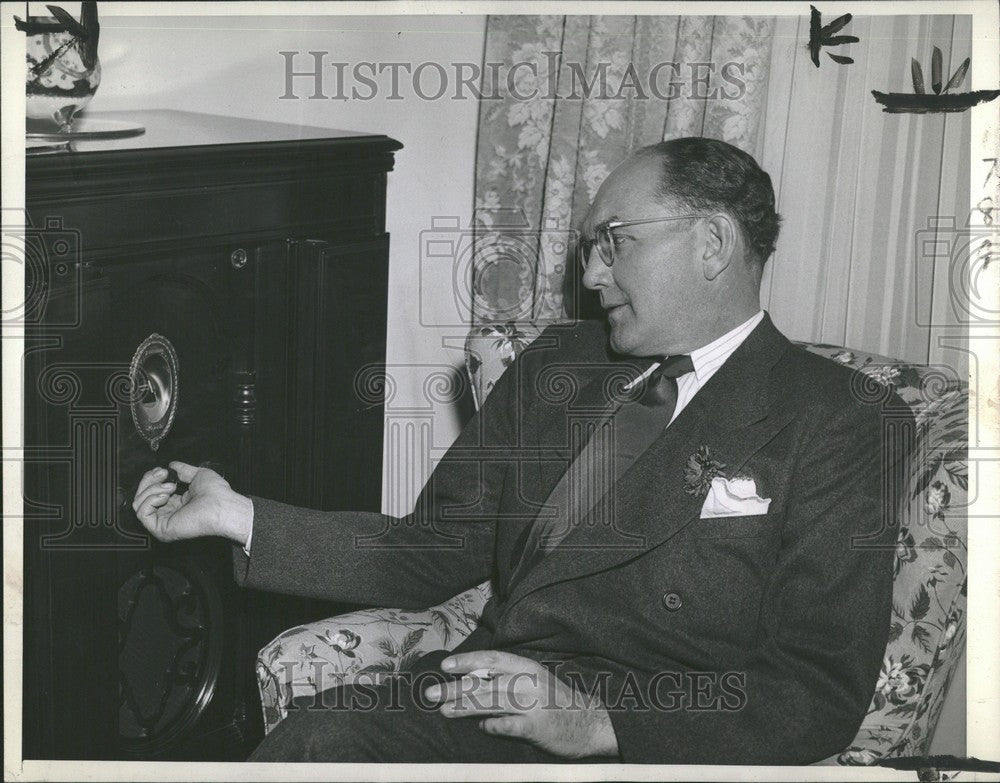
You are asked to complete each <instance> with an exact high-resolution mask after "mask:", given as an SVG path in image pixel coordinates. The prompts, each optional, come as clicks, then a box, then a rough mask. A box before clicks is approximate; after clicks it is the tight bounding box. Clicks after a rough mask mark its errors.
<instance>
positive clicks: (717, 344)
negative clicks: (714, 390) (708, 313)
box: [691, 310, 764, 383]
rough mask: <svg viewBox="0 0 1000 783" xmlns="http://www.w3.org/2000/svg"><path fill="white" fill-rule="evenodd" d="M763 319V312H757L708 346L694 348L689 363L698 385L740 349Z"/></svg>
mask: <svg viewBox="0 0 1000 783" xmlns="http://www.w3.org/2000/svg"><path fill="white" fill-rule="evenodd" d="M763 319H764V311H763V310H758V311H757V312H756V314H754V315H752V316H750V317H749V318H748V319H747V320H745V321H744V322H743V323H741V324H740V325H739V326H737V327H736V328H735V329H730V330H729V331H728V332H726V333H725V334H724V335H722V336H721V337H717V338H716V339H714V340H712V342H710V343H709V344H708V345H703V346H702V347H701V348H696V349H695V350H693V351H691V363H692V364H693V365H694V374H695V376H696V377H697V378H698V382H699V383H705V381H707V380H708V377H709V376H711V375H712V374H713V373H714V372H715V371H716V370H718V369H719V368H720V367H721V366H722V365H723V364H724V363H725V361H726V359H728V358H729V357H730V356H732V354H733V351H735V350H736V349H737V348H739V347H740V345H741V344H742V343H743V341H744V340H745V339H746V338H747V336H749V334H750V332H752V331H753V330H754V328H756V326H757V324H759V323H760V322H761V321H762V320H763Z"/></svg>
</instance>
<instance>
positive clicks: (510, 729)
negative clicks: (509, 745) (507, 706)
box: [479, 715, 530, 739]
mask: <svg viewBox="0 0 1000 783" xmlns="http://www.w3.org/2000/svg"><path fill="white" fill-rule="evenodd" d="M529 726H530V724H529V723H528V721H526V720H525V719H524V718H523V717H521V716H520V715H503V716H500V717H496V718H483V720H481V721H479V728H480V729H482V731H483V732H484V733H486V734H492V735H494V736H499V737H518V738H521V739H524V738H526V737H527V736H528V728H529Z"/></svg>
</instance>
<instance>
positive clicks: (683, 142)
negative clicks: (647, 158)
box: [640, 136, 781, 267]
mask: <svg viewBox="0 0 1000 783" xmlns="http://www.w3.org/2000/svg"><path fill="white" fill-rule="evenodd" d="M640 154H644V155H652V156H655V157H656V158H658V159H659V161H660V163H661V174H660V188H659V191H658V193H657V195H658V196H659V197H660V198H661V199H663V200H664V201H665V202H666V203H668V204H672V205H675V206H677V207H680V208H683V209H689V210H691V211H693V212H725V213H727V214H728V215H729V216H730V217H732V218H733V219H734V220H735V221H736V223H737V225H738V226H739V229H740V233H741V234H742V235H743V240H744V242H745V243H746V246H747V251H748V254H749V260H750V261H751V262H753V263H756V264H758V265H759V266H761V267H763V266H764V262H765V261H767V259H768V257H769V256H770V255H771V253H773V252H774V243H775V242H776V241H777V239H778V230H779V227H780V225H781V216H780V215H779V214H778V213H777V212H776V211H775V209H774V188H772V187H771V178H770V177H769V176H768V175H767V172H765V171H764V170H763V169H761V167H760V166H758V165H757V161H755V160H754V159H753V157H751V156H750V155H748V154H747V153H745V152H744V151H743V150H741V149H738V148H737V147H734V146H733V145H732V144H727V143H726V142H724V141H718V140H716V139H704V138H700V137H695V136H691V137H687V138H683V139H673V140H671V141H661V142H660V143H659V144H652V145H650V146H648V147H644V148H643V149H642V150H640Z"/></svg>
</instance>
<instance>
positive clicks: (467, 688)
mask: <svg viewBox="0 0 1000 783" xmlns="http://www.w3.org/2000/svg"><path fill="white" fill-rule="evenodd" d="M479 671H485V670H484V669H480V670H479ZM495 687H501V685H500V683H498V682H494V681H493V679H492V678H487V677H482V676H479V675H477V674H476V672H471V673H469V674H466V675H465V676H463V677H462V678H460V679H458V680H449V681H448V682H443V683H440V684H437V685H431V686H430V687H428V688H425V689H424V697H425V698H426V699H427V700H428V701H440V702H446V701H455V700H456V699H458V698H459V697H460V696H462V695H463V694H465V695H468V694H473V693H475V694H477V695H478V694H480V692H482V694H486V693H488V692H489V691H490V690H491V689H492V688H495Z"/></svg>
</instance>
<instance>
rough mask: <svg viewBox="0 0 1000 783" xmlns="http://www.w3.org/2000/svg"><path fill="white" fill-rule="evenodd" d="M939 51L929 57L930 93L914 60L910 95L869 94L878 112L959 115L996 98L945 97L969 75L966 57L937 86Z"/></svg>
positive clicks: (992, 94)
mask: <svg viewBox="0 0 1000 783" xmlns="http://www.w3.org/2000/svg"><path fill="white" fill-rule="evenodd" d="M942 60H943V58H942V56H941V50H940V49H939V48H938V47H936V46H935V47H934V52H933V53H932V54H931V90H932V91H933V92H931V93H928V92H927V88H926V87H925V85H924V70H923V68H921V67H920V63H919V62H918V61H917V59H916V58H913V59H912V60H910V75H911V77H912V79H913V92H912V93H905V92H890V93H885V92H879V91H878V90H872V95H873V96H875V102H876V103H878V104H879V105H880V106H881V107H882V111H884V112H888V113H889V114H933V113H938V112H962V111H966V110H967V109H970V108H972V107H973V106H976V105H978V104H980V103H988V102H989V101H992V100H993V99H994V98H996V97H997V96H998V95H1000V90H976V91H974V92H960V93H952V94H951V95H948V94H947V93H948V90H951V89H952V88H955V87H958V86H959V85H960V84H961V83H962V82H963V81H965V77H966V75H967V74H968V72H969V62H970V58H968V57H966V58H965V62H963V63H962V64H961V65H960V66H958V68H957V69H956V70H955V73H954V74H952V77H951V78H950V79H949V80H948V83H947V84H946V85H945V86H944V87H942V86H941V74H942V70H941V69H942Z"/></svg>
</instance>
